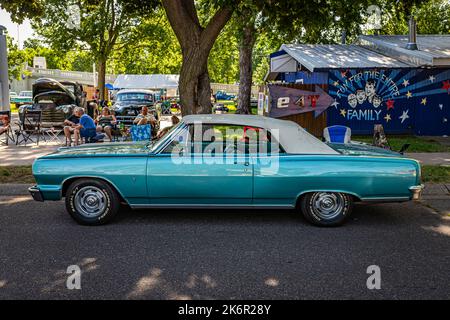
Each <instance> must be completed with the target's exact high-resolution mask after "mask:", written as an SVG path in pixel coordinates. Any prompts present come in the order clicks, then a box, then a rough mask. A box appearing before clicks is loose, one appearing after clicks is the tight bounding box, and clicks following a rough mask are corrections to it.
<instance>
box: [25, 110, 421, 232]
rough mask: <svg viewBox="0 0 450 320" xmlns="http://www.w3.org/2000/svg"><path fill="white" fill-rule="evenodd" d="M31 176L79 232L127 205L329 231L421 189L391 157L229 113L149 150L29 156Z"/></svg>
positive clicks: (194, 121) (409, 167) (400, 160)
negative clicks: (250, 216)
mask: <svg viewBox="0 0 450 320" xmlns="http://www.w3.org/2000/svg"><path fill="white" fill-rule="evenodd" d="M199 124H201V126H199ZM206 130H208V131H210V132H209V134H205V133H206V132H207V131H206ZM254 135H256V136H259V139H258V140H257V141H258V142H259V143H257V144H254V141H255V140H253V139H251V137H252V136H254ZM225 137H228V138H227V139H225ZM212 151H214V152H212ZM98 163H108V165H107V166H99V165H97V164H98ZM33 175H34V177H35V179H36V182H37V185H36V186H34V187H32V188H30V189H29V191H30V193H31V195H32V196H33V198H34V199H35V200H37V201H44V200H60V199H61V198H63V197H65V201H66V208H67V211H68V212H69V214H70V215H71V216H72V217H73V218H74V219H75V220H76V221H77V222H79V223H81V224H86V225H99V224H104V223H107V222H109V221H111V220H112V219H113V218H114V216H115V215H116V213H117V212H118V211H119V207H120V205H121V203H126V204H127V205H128V206H129V207H131V208H190V207H195V208H198V207H204V208H210V209H211V208H244V207H248V208H277V209H295V210H298V212H301V213H303V215H304V216H305V218H306V219H307V220H308V221H310V222H311V223H313V224H315V225H318V226H336V225H340V224H342V223H344V222H345V221H346V220H347V219H348V217H349V216H350V213H351V211H352V207H353V203H355V202H360V201H368V202H401V201H409V200H413V199H414V200H415V199H418V198H419V196H420V192H421V190H422V188H423V186H422V185H421V183H420V181H421V171H420V165H419V163H418V162H417V161H416V160H413V159H409V158H406V157H403V156H402V155H401V154H399V153H396V152H392V151H388V150H385V149H380V148H376V147H373V146H370V145H361V144H358V145H357V146H352V144H346V145H345V146H344V147H343V146H340V145H328V144H326V143H324V142H322V141H320V140H318V139H317V138H315V137H314V136H312V135H311V134H309V133H308V132H306V130H304V129H303V128H301V127H300V126H299V125H298V124H296V123H294V122H292V121H285V120H279V119H273V118H267V117H262V116H253V115H234V114H229V115H225V114H223V115H190V116H185V117H183V119H182V120H181V122H180V123H179V124H178V125H176V126H175V127H174V128H172V129H171V131H169V132H168V133H167V134H166V135H165V136H164V137H163V138H162V139H161V140H159V141H158V142H156V143H155V144H151V143H150V142H148V143H140V144H139V143H116V144H103V145H84V146H80V147H76V148H60V149H59V150H58V151H57V152H55V153H52V154H49V155H46V156H43V157H40V158H38V159H37V160H36V161H35V162H34V164H33Z"/></svg>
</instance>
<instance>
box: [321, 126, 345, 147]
mask: <svg viewBox="0 0 450 320" xmlns="http://www.w3.org/2000/svg"><path fill="white" fill-rule="evenodd" d="M351 136H352V131H351V130H350V128H349V127H346V126H339V125H336V126H331V127H326V128H325V129H323V137H324V138H325V141H326V142H331V143H349V142H350V139H351Z"/></svg>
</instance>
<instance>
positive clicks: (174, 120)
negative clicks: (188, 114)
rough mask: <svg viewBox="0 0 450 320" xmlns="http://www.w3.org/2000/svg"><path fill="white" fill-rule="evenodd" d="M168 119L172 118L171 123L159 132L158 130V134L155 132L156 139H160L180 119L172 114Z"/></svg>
mask: <svg viewBox="0 0 450 320" xmlns="http://www.w3.org/2000/svg"><path fill="white" fill-rule="evenodd" d="M170 120H172V125H171V126H168V127H165V128H164V129H161V130H159V132H158V134H157V136H156V138H157V139H161V138H162V137H163V136H164V135H165V134H166V133H167V132H169V131H170V129H172V128H173V127H175V125H176V124H178V123H179V122H180V119H178V117H177V116H172V117H171V118H170Z"/></svg>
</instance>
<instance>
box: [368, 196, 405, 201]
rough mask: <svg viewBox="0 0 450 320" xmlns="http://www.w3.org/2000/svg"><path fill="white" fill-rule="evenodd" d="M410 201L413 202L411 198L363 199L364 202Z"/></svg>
mask: <svg viewBox="0 0 450 320" xmlns="http://www.w3.org/2000/svg"><path fill="white" fill-rule="evenodd" d="M409 200H411V199H410V198H409V197H380V198H361V201H363V202H404V201H409Z"/></svg>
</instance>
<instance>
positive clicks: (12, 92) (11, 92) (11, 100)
mask: <svg viewBox="0 0 450 320" xmlns="http://www.w3.org/2000/svg"><path fill="white" fill-rule="evenodd" d="M15 98H17V92H14V91H10V92H9V102H11V103H13V100H14V99H15Z"/></svg>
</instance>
